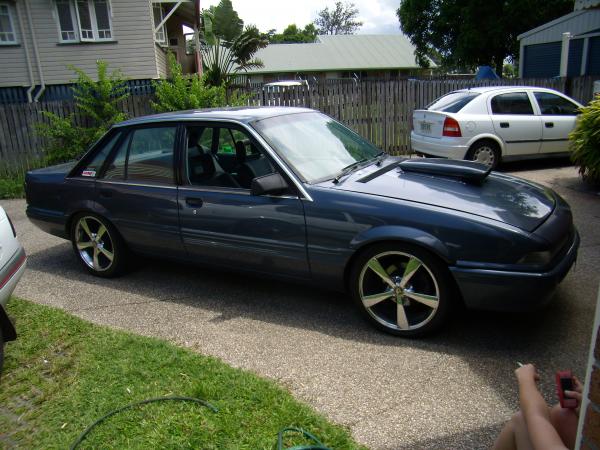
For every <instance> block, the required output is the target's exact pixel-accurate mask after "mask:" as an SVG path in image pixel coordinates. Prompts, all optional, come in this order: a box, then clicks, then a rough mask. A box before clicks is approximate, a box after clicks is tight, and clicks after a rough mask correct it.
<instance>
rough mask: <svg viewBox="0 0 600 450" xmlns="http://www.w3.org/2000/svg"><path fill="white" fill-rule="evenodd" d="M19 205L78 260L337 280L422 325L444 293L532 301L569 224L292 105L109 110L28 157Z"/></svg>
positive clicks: (543, 199)
mask: <svg viewBox="0 0 600 450" xmlns="http://www.w3.org/2000/svg"><path fill="white" fill-rule="evenodd" d="M25 192H26V198H27V216H28V217H29V219H30V220H31V221H32V222H33V223H34V224H36V225H37V226H38V227H39V228H41V229H42V230H44V231H46V232H48V233H51V234H53V235H56V236H59V237H62V238H64V239H68V240H70V241H71V243H72V247H73V251H74V253H75V255H76V257H77V259H78V260H79V262H80V263H81V265H82V267H83V268H84V269H85V270H87V271H89V272H90V273H91V274H93V275H96V276H100V277H112V276H117V275H119V274H122V273H123V272H124V271H125V270H126V268H127V267H128V260H129V258H130V257H131V255H148V256H152V257H156V258H160V259H162V260H175V261H186V262H192V263H196V264H199V265H200V266H205V267H210V268H214V269H219V270H221V269H225V270H237V271H241V272H245V273H247V274H251V275H252V274H254V275H256V274H259V275H261V276H267V277H274V278H280V279H284V280H290V281H295V282H301V283H304V284H307V283H308V284H311V285H314V286H315V287H318V288H323V289H327V290H330V291H339V292H346V293H347V294H348V297H349V299H352V301H353V302H354V303H355V305H356V306H357V308H358V310H359V311H360V312H361V313H362V315H363V316H364V317H365V318H366V319H367V320H368V321H369V322H370V323H371V324H372V325H374V326H375V327H377V328H379V329H381V330H383V331H385V332H388V333H391V334H395V335H400V336H409V337H410V336H421V335H424V334H427V333H429V332H432V331H434V330H437V329H438V328H440V326H441V325H442V324H443V323H444V322H445V321H446V319H447V318H448V314H449V312H450V311H451V310H452V309H454V308H455V307H456V306H457V305H458V304H459V303H462V304H464V305H465V306H467V307H469V308H474V309H486V310H496V311H522V310H530V309H534V308H537V307H540V306H542V305H544V304H546V303H547V302H548V301H549V300H550V298H551V297H552V293H553V292H554V289H555V287H556V286H557V284H558V283H560V281H561V280H562V279H563V278H564V277H565V276H566V274H567V273H568V272H569V270H570V268H571V266H572V265H573V263H574V261H575V259H576V256H577V250H578V247H579V236H578V233H577V230H576V229H575V227H574V225H573V218H572V214H571V210H570V208H569V206H568V204H567V203H566V202H565V201H564V200H563V199H562V198H561V197H560V196H559V195H558V194H556V193H555V192H554V191H552V190H551V189H549V188H546V187H542V186H540V185H537V184H535V183H532V182H529V181H526V180H522V179H519V178H516V177H512V176H509V175H504V174H500V173H495V172H491V169H490V167H488V166H485V165H483V164H478V163H474V162H470V161H452V160H447V159H424V158H417V159H407V158H401V157H395V156H390V155H388V154H386V153H385V152H382V151H381V150H380V149H378V148H376V147H375V146H373V145H372V144H371V143H369V142H368V141H366V140H365V139H364V138H362V137H361V136H359V135H358V134H356V133H355V132H353V131H352V130H350V129H348V128H346V127H345V126H343V125H342V124H340V123H339V122H336V121H335V120H333V119H332V118H330V117H328V116H326V115H324V114H321V113H319V112H318V111H314V110H311V109H305V108H290V107H287V108H286V107H262V108H260V107H239V108H223V109H216V110H199V111H182V112H176V113H166V114H159V115H154V116H146V117H140V118H137V119H131V120H129V121H126V122H123V123H121V124H118V125H116V126H114V127H113V128H112V129H111V130H109V131H108V132H107V134H106V135H105V136H104V137H103V138H102V139H100V141H99V142H98V143H96V144H95V145H94V146H92V148H91V149H90V150H89V151H88V152H87V153H86V154H85V155H84V156H83V157H82V158H81V160H79V161H77V162H71V163H67V164H62V165H58V166H53V167H48V168H44V169H38V170H33V171H30V172H28V173H27V176H26V185H25Z"/></svg>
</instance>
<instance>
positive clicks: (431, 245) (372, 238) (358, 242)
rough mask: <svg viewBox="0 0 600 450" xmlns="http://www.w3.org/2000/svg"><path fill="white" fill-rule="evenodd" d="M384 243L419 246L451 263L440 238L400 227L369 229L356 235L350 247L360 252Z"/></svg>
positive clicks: (414, 229)
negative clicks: (371, 245)
mask: <svg viewBox="0 0 600 450" xmlns="http://www.w3.org/2000/svg"><path fill="white" fill-rule="evenodd" d="M382 241H398V242H404V243H407V244H413V245H417V246H419V247H421V248H424V249H426V250H429V251H430V252H432V253H434V254H436V255H437V256H439V257H440V258H442V259H443V260H444V261H445V262H447V263H450V262H451V258H450V252H449V251H448V249H447V247H446V246H445V245H444V244H443V243H442V241H440V240H439V239H438V238H436V237H435V236H433V235H431V234H429V233H427V232H425V231H423V230H418V229H416V228H410V227H404V226H399V225H384V226H379V227H373V228H369V229H368V230H365V231H363V232H361V233H359V234H358V235H356V236H355V237H354V239H352V241H351V242H350V247H351V248H352V249H354V250H359V249H361V248H363V247H365V246H367V245H369V244H373V243H376V242H382Z"/></svg>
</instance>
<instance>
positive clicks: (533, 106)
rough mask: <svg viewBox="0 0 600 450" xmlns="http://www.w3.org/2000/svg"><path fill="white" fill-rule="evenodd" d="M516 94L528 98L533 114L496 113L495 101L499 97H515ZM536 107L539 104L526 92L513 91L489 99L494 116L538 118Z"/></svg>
mask: <svg viewBox="0 0 600 450" xmlns="http://www.w3.org/2000/svg"><path fill="white" fill-rule="evenodd" d="M514 94H522V95H523V94H524V95H525V97H526V98H527V101H528V102H529V106H530V107H531V113H515V112H508V113H501V112H494V106H493V101H494V99H496V98H497V97H501V96H505V95H514ZM536 106H537V102H534V101H533V99H532V98H531V95H529V92H528V91H526V90H523V91H511V92H501V93H498V94H495V95H492V96H490V97H489V108H490V109H489V113H490V115H492V116H524V117H526V116H536V115H538V114H537V111H536Z"/></svg>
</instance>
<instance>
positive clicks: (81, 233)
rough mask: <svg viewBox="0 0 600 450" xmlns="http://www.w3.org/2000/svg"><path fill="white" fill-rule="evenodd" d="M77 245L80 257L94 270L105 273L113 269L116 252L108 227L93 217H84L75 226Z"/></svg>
mask: <svg viewBox="0 0 600 450" xmlns="http://www.w3.org/2000/svg"><path fill="white" fill-rule="evenodd" d="M74 238H75V245H76V247H77V251H78V252H79V257H80V258H81V259H82V261H83V262H84V263H85V264H86V265H87V266H88V267H89V268H90V269H92V270H95V271H97V272H104V271H106V270H108V269H110V268H111V266H112V264H113V261H114V258H115V250H114V244H113V240H112V238H111V235H110V233H109V231H108V229H107V228H106V226H105V225H104V224H103V223H102V222H100V221H99V220H98V219H97V218H95V217H93V216H83V217H81V218H80V219H79V220H78V221H77V225H76V226H75V236H74Z"/></svg>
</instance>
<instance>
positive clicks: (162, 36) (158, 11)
mask: <svg viewBox="0 0 600 450" xmlns="http://www.w3.org/2000/svg"><path fill="white" fill-rule="evenodd" d="M152 12H153V14H154V29H155V30H156V27H158V26H159V25H160V23H161V22H162V21H163V20H164V18H165V12H164V11H163V9H162V6H160V4H156V3H155V4H154V5H152ZM154 40H155V41H156V42H158V43H159V44H165V45H166V43H167V27H166V26H165V24H163V25H162V26H161V27H160V28H159V29H158V30H157V31H155V32H154Z"/></svg>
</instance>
